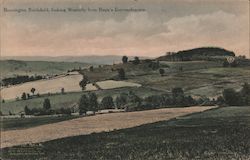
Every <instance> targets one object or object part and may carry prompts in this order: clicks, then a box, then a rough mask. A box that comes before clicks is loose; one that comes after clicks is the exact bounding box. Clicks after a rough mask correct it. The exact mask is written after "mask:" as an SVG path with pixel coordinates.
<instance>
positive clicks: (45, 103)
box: [43, 98, 51, 111]
mask: <svg viewBox="0 0 250 160" xmlns="http://www.w3.org/2000/svg"><path fill="white" fill-rule="evenodd" d="M43 109H44V110H46V111H47V110H50V109H51V104H50V100H49V99H48V98H45V99H44V101H43Z"/></svg>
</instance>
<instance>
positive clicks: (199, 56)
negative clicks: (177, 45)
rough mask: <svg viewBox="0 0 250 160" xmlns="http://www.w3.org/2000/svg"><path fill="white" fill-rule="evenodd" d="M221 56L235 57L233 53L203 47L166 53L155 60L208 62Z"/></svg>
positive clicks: (221, 49)
mask: <svg viewBox="0 0 250 160" xmlns="http://www.w3.org/2000/svg"><path fill="white" fill-rule="evenodd" d="M223 56H235V54H234V52H232V51H228V50H225V49H223V48H213V47H203V48H195V49H190V50H184V51H179V52H176V53H175V52H168V53H167V54H166V55H164V56H161V57H159V58H157V60H160V61H190V60H208V59H211V58H216V57H217V58H218V57H223Z"/></svg>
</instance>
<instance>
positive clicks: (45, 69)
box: [0, 60, 89, 79]
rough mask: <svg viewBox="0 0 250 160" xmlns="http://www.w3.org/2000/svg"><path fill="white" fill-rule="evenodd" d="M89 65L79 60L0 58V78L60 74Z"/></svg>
mask: <svg viewBox="0 0 250 160" xmlns="http://www.w3.org/2000/svg"><path fill="white" fill-rule="evenodd" d="M87 66H89V64H86V63H79V62H46V61H16V60H1V61H0V73H1V79H2V78H5V77H12V76H15V75H35V74H37V75H47V74H48V75H55V74H62V73H65V72H67V71H68V70H71V69H74V68H76V69H78V68H79V67H81V68H84V67H87Z"/></svg>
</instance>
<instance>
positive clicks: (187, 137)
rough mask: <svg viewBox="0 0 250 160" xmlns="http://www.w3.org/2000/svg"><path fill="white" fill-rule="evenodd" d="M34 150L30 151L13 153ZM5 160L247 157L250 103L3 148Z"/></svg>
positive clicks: (249, 141)
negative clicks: (108, 130)
mask: <svg viewBox="0 0 250 160" xmlns="http://www.w3.org/2000/svg"><path fill="white" fill-rule="evenodd" d="M100 123H101V122H100ZM31 147H32V148H33V151H34V148H35V152H33V154H32V153H31V154H26V155H25V154H22V155H18V154H15V153H18V152H17V151H24V152H25V150H27V148H28V149H29V148H31ZM2 153H3V154H2V155H3V158H4V159H25V160H29V159H39V158H40V159H58V160H61V159H93V160H94V159H103V160H109V159H114V160H116V159H117V160H118V159H122V160H132V159H141V160H155V159H157V160H165V159H208V160H213V159H249V158H250V107H249V106H248V107H227V108H218V109H212V110H209V111H205V112H202V113H195V114H191V115H187V116H183V117H180V118H177V119H172V120H170V121H162V122H157V123H153V124H147V125H143V126H139V127H135V128H130V129H123V130H117V131H112V132H103V133H94V134H91V135H83V136H76V137H68V138H63V139H58V140H53V141H49V142H44V143H41V144H39V145H38V144H34V145H32V146H29V145H25V146H17V147H12V148H5V149H3V150H2Z"/></svg>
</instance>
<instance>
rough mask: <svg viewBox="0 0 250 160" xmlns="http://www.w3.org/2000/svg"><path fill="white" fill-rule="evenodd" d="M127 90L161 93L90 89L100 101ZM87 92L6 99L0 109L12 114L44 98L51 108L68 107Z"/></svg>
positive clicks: (37, 104) (146, 92)
mask: <svg viewBox="0 0 250 160" xmlns="http://www.w3.org/2000/svg"><path fill="white" fill-rule="evenodd" d="M129 91H132V92H134V93H135V94H136V95H138V96H140V97H146V96H149V95H155V94H161V93H163V92H162V91H158V90H154V89H150V88H146V87H139V88H137V87H136V88H133V87H124V88H117V89H110V90H99V91H91V92H95V93H96V94H97V96H98V100H99V101H101V99H102V98H103V97H104V96H109V95H110V96H112V97H113V98H115V97H116V96H117V95H119V94H120V93H128V92H129ZM86 93H87V92H72V93H66V94H63V95H62V94H55V95H50V96H47V95H44V96H42V97H39V98H34V99H28V100H20V101H15V100H13V101H6V102H5V103H1V111H2V113H3V114H7V115H8V114H9V111H10V112H11V113H12V114H18V113H19V112H21V111H23V110H24V107H25V106H28V107H29V108H42V107H43V101H44V99H45V98H49V99H50V102H51V106H52V108H53V109H57V108H61V107H63V108H69V107H72V106H74V105H75V104H76V103H78V101H79V99H80V97H81V95H82V94H86Z"/></svg>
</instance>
